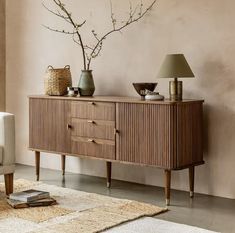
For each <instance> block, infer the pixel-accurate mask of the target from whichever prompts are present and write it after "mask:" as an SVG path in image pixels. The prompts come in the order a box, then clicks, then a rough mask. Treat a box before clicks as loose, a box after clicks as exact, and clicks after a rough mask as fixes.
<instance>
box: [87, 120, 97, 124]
mask: <svg viewBox="0 0 235 233" xmlns="http://www.w3.org/2000/svg"><path fill="white" fill-rule="evenodd" d="M87 123H91V124H95V121H92V120H88V121H87Z"/></svg>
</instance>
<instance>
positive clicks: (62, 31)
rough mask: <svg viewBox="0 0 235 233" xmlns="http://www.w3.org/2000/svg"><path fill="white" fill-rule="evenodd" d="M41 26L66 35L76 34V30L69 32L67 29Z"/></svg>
mask: <svg viewBox="0 0 235 233" xmlns="http://www.w3.org/2000/svg"><path fill="white" fill-rule="evenodd" d="M42 26H43V27H45V28H47V29H48V30H50V31H53V32H58V33H64V34H68V35H74V34H76V32H69V31H65V30H58V29H54V28H51V27H48V26H46V25H42Z"/></svg>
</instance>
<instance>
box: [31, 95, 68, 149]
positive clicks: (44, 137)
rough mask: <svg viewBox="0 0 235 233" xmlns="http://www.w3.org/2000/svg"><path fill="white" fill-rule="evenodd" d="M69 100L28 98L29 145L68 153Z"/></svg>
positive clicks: (34, 147) (32, 147) (33, 147)
mask: <svg viewBox="0 0 235 233" xmlns="http://www.w3.org/2000/svg"><path fill="white" fill-rule="evenodd" d="M69 115H70V101H66V100H58V99H55V100H52V99H36V98H33V99H30V100H29V124H30V125H29V131H30V132H29V135H30V137H29V147H30V148H31V149H35V150H44V151H51V152H58V153H63V152H64V153H70V151H71V148H70V142H71V139H70V131H69V130H68V129H67V124H68V123H69V121H70V117H69Z"/></svg>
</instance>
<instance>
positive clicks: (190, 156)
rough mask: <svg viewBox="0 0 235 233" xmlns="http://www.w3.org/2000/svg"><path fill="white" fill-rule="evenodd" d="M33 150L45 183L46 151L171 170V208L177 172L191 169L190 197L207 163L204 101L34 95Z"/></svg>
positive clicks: (168, 175) (167, 172)
mask: <svg viewBox="0 0 235 233" xmlns="http://www.w3.org/2000/svg"><path fill="white" fill-rule="evenodd" d="M29 115H30V116H29V149H31V150H33V151H35V159H36V175H37V180H39V169H40V152H49V153H53V154H60V155H61V159H62V170H63V174H64V171H65V156H67V155H71V156H78V157H85V158H93V159H100V160H104V161H106V164H107V186H108V187H110V184H111V165H112V162H120V163H126V164H133V165H142V166H153V167H158V168H162V169H164V171H165V196H166V204H167V205H168V204H169V203H170V184H171V171H172V170H180V169H185V168H188V169H189V187H190V196H191V197H193V192H194V168H195V166H197V165H200V164H203V163H204V161H203V147H202V146H203V145H202V144H203V139H202V130H203V117H202V115H203V101H202V100H183V101H180V102H172V101H168V100H165V101H143V100H140V99H138V98H130V97H112V96H95V97H90V98H85V97H75V98H72V97H52V96H30V97H29Z"/></svg>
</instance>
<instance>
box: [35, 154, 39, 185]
mask: <svg viewBox="0 0 235 233" xmlns="http://www.w3.org/2000/svg"><path fill="white" fill-rule="evenodd" d="M35 166H36V177H37V181H39V173H40V152H39V151H35Z"/></svg>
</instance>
